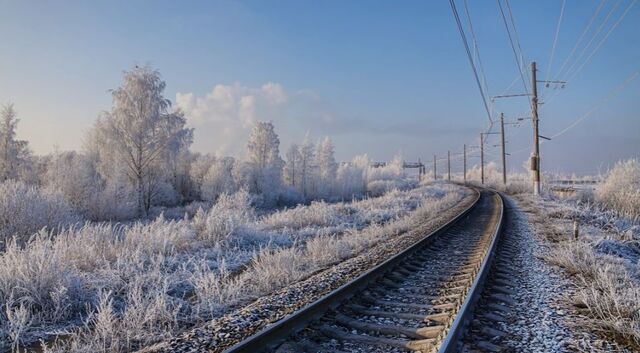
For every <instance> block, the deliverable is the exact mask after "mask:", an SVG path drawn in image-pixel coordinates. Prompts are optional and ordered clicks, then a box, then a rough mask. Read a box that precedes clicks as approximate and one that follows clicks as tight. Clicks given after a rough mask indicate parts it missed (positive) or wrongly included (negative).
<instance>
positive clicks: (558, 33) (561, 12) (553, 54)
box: [545, 0, 567, 81]
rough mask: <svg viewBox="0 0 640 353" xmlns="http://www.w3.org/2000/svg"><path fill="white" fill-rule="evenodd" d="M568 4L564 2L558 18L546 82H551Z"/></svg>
mask: <svg viewBox="0 0 640 353" xmlns="http://www.w3.org/2000/svg"><path fill="white" fill-rule="evenodd" d="M566 4H567V0H562V7H560V16H559V17H558V25H557V26H556V34H555V36H554V37H553V44H552V45H551V54H550V55H549V63H548V64H547V76H546V78H545V81H549V73H550V72H551V66H552V65H553V59H554V56H555V53H556V45H557V44H558V37H559V36H560V26H561V25H562V17H563V16H564V7H565V5H566Z"/></svg>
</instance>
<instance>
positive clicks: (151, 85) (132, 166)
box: [97, 66, 193, 215]
mask: <svg viewBox="0 0 640 353" xmlns="http://www.w3.org/2000/svg"><path fill="white" fill-rule="evenodd" d="M165 86H166V84H165V82H164V81H163V80H162V78H161V76H160V73H159V72H158V71H157V70H153V69H151V68H150V67H148V66H145V67H139V66H136V67H134V68H133V69H132V70H131V71H128V72H125V73H124V78H123V83H122V86H120V87H118V88H116V89H114V90H113V91H112V98H113V107H112V109H111V111H110V112H108V113H107V114H106V116H105V117H104V122H103V124H98V125H97V126H98V127H99V128H103V129H105V131H104V134H103V135H104V136H105V137H106V139H105V142H106V143H107V145H106V146H104V147H105V149H107V150H111V151H109V152H112V154H113V155H114V156H115V158H117V159H118V160H119V161H121V162H122V163H123V164H124V166H125V173H126V175H127V177H128V179H129V180H130V181H131V182H132V183H133V185H134V187H135V190H136V198H137V209H138V214H139V215H145V214H147V212H148V211H149V208H150V207H151V204H152V201H153V198H154V196H156V194H157V192H158V191H159V186H160V185H161V183H162V182H165V179H164V178H165V177H166V173H167V168H166V167H167V165H166V164H167V161H168V160H169V159H170V158H172V156H177V155H179V151H180V150H181V149H184V148H188V146H189V145H190V143H191V140H192V135H193V131H192V130H191V129H187V128H185V124H186V120H185V118H184V116H183V114H182V113H180V112H170V111H169V108H170V107H171V102H170V101H169V100H168V99H166V98H165V97H164V96H163V94H164V89H165Z"/></svg>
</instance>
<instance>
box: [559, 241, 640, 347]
mask: <svg viewBox="0 0 640 353" xmlns="http://www.w3.org/2000/svg"><path fill="white" fill-rule="evenodd" d="M547 259H548V260H549V261H550V262H551V263H553V264H556V265H558V266H560V267H563V268H564V269H565V270H567V271H568V272H569V273H570V274H572V275H573V276H574V278H575V280H576V282H577V284H578V289H577V290H576V292H575V293H574V294H572V296H571V298H570V300H571V301H572V302H573V304H574V305H576V306H577V307H579V308H581V313H582V314H583V315H582V316H581V318H580V320H579V322H577V324H579V325H584V326H586V327H589V328H590V329H592V330H593V331H594V332H597V333H598V334H601V335H603V336H605V337H607V338H610V339H611V338H612V339H614V340H615V341H617V342H619V343H622V344H624V345H625V346H629V347H633V348H636V349H637V348H640V315H639V313H638V303H639V302H640V286H639V285H638V282H637V281H636V280H634V278H633V277H632V275H631V274H630V273H629V272H628V270H627V269H626V268H625V266H624V263H623V260H621V259H619V258H615V257H612V256H609V255H601V254H598V253H596V252H595V251H594V249H593V248H592V247H591V245H590V244H588V243H585V242H571V243H567V244H564V245H561V246H558V247H556V248H555V249H553V250H552V251H551V253H550V254H549V255H548V256H547Z"/></svg>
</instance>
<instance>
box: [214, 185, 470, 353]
mask: <svg viewBox="0 0 640 353" xmlns="http://www.w3.org/2000/svg"><path fill="white" fill-rule="evenodd" d="M474 191H475V192H476V195H475V199H474V200H473V202H472V203H471V204H470V205H469V206H468V207H467V208H465V209H464V210H463V211H462V212H460V213H459V214H458V215H456V216H455V217H454V218H453V219H451V220H449V221H448V222H447V223H445V224H443V225H442V226H440V227H439V228H438V229H436V230H435V231H433V232H431V233H430V234H428V235H426V236H425V237H424V238H422V239H421V240H420V241H418V242H416V243H415V244H413V245H411V246H409V247H408V248H406V249H405V250H403V251H402V252H400V253H398V254H396V255H394V256H393V257H391V258H389V259H388V260H386V261H384V262H382V263H381V264H378V265H377V266H375V267H373V268H372V269H370V270H367V271H366V272H365V273H363V274H362V275H360V276H358V277H356V278H355V279H353V280H351V281H349V282H347V283H345V284H343V285H342V286H340V287H339V288H337V289H335V290H333V291H331V292H330V293H328V294H326V295H325V296H323V297H322V298H320V299H318V300H316V301H315V302H313V303H311V304H309V305H307V306H306V307H304V308H303V309H301V310H299V311H297V312H295V313H292V314H290V315H289V316H287V317H284V318H283V319H281V320H279V321H277V322H276V323H274V324H271V325H269V326H268V327H266V328H264V329H263V330H261V331H259V332H258V333H256V334H254V335H252V336H250V337H249V338H247V339H245V340H243V341H242V342H239V343H238V344H236V345H234V346H232V347H230V348H229V349H227V350H225V351H224V353H256V352H261V351H266V350H268V349H272V348H273V347H275V346H277V345H278V344H280V343H282V342H283V341H285V340H286V339H287V338H288V337H289V336H291V335H293V334H295V333H297V332H299V331H301V330H302V329H304V328H305V327H306V326H307V324H308V323H310V322H312V321H314V320H316V319H319V318H320V317H322V316H323V315H324V314H325V313H326V312H327V311H329V310H331V309H335V308H336V307H338V306H339V305H340V304H341V303H342V302H344V301H345V300H347V299H349V298H350V297H352V296H354V295H355V294H357V293H359V292H360V291H361V290H363V289H365V288H366V287H367V286H368V285H369V284H370V283H372V282H374V281H376V280H377V279H379V278H381V277H382V276H384V275H385V274H386V273H387V272H388V271H390V270H392V269H393V268H394V267H395V266H396V265H397V264H398V263H400V262H402V261H403V260H404V259H405V258H407V257H408V256H410V255H412V254H413V253H415V252H416V251H418V250H420V249H422V248H423V247H424V246H425V245H427V244H428V243H429V242H430V241H431V240H432V239H434V238H435V237H437V236H438V235H440V234H442V233H445V232H446V231H447V230H448V229H450V228H451V227H452V226H453V225H455V224H456V223H458V222H459V221H460V220H461V219H463V218H464V217H465V216H467V215H468V214H469V213H470V212H471V210H473V209H474V208H475V207H476V206H477V205H478V201H479V200H480V197H481V193H480V191H479V190H477V189H474Z"/></svg>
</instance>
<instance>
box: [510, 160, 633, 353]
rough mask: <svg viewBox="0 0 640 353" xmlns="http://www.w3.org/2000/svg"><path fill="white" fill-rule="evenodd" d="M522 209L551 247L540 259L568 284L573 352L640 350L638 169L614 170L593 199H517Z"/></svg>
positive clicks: (623, 165)
mask: <svg viewBox="0 0 640 353" xmlns="http://www.w3.org/2000/svg"><path fill="white" fill-rule="evenodd" d="M519 205H520V206H522V207H524V208H525V209H528V210H529V212H532V213H533V214H534V216H533V219H532V220H533V223H534V224H535V228H536V232H537V233H538V234H539V235H540V236H541V238H542V239H543V241H544V243H545V244H546V246H547V247H548V251H547V252H545V253H543V254H542V255H543V256H544V258H545V259H546V260H547V262H548V263H550V264H553V265H556V266H559V267H560V268H562V269H564V271H565V274H566V275H567V278H569V279H570V281H571V283H572V286H571V288H570V290H568V291H566V292H564V293H562V294H561V296H562V298H563V300H564V304H565V306H566V307H567V308H568V309H569V311H571V312H572V313H573V316H572V317H571V319H570V320H568V321H569V322H568V324H569V326H570V327H571V330H572V331H573V334H574V339H575V341H576V342H577V343H576V346H575V348H576V349H579V350H580V351H590V352H611V351H617V352H634V351H637V350H638V349H640V313H639V312H638V303H640V222H639V220H640V218H639V213H638V212H639V210H640V164H639V163H638V162H637V161H635V160H628V161H624V162H619V163H618V164H617V165H616V166H615V167H614V168H613V170H612V171H611V172H610V173H609V174H608V175H607V176H606V178H604V181H603V182H602V183H601V184H599V185H598V186H597V187H596V188H595V191H594V192H591V191H589V190H585V191H584V192H582V193H578V194H576V195H574V197H572V198H557V197H553V196H551V195H549V196H548V197H545V198H543V199H539V200H537V199H534V198H533V197H532V196H530V195H522V196H519ZM576 223H577V224H578V230H579V232H578V233H579V234H578V239H575V238H574V224H576Z"/></svg>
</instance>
